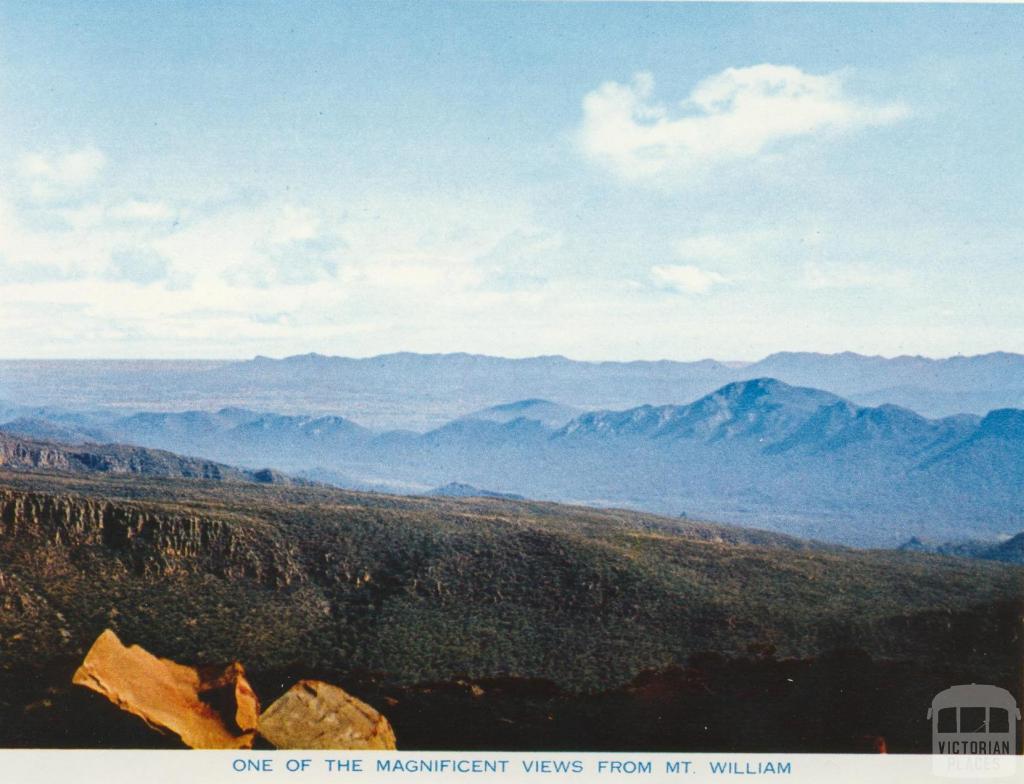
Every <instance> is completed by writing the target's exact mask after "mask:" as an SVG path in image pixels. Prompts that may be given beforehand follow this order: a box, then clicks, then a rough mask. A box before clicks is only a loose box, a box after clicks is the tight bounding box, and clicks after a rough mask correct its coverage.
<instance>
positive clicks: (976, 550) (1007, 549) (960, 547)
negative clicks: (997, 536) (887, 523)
mask: <svg viewBox="0 0 1024 784" xmlns="http://www.w3.org/2000/svg"><path fill="white" fill-rule="evenodd" d="M899 549H900V550H904V551H906V552H912V553H936V554H937V555H952V556H956V557H958V558H980V559H981V560H984V561H1002V562H1003V563H1015V564H1024V533H1019V534H1017V535H1016V536H1013V537H1010V538H1009V539H1005V540H1003V541H1000V542H979V541H974V540H970V539H968V540H965V541H959V542H943V543H942V544H934V543H932V542H922V541H921V540H920V539H918V538H917V537H913V538H911V539H909V540H908V541H906V542H904V543H903V544H902V545H900V547H899Z"/></svg>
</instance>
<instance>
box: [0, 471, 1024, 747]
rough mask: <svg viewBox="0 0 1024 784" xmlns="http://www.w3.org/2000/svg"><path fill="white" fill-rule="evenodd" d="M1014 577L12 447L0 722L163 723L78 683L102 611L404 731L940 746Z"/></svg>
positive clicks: (499, 737) (40, 726) (1006, 630)
mask: <svg viewBox="0 0 1024 784" xmlns="http://www.w3.org/2000/svg"><path fill="white" fill-rule="evenodd" d="M1022 578H1024V570H1022V569H1021V568H1020V567H1016V566H1011V565H1004V564H995V563H983V562H974V561H965V560H961V559H947V558H942V557H938V556H931V555H920V554H916V553H898V552H870V551H853V550H846V549H838V548H825V547H816V546H810V545H808V544H807V543H804V542H801V541H799V540H795V539H791V538H788V537H784V536H779V535H774V534H769V533H763V532H758V531H751V530H744V529H737V528H730V527H724V526H715V525H710V524H704V523H696V522H690V521H682V520H669V519H665V518H657V517H652V516H646V515H640V514H635V513H630V512H617V511H598V510H592V509H581V508H573V507H565V506H557V505H553V504H542V503H531V502H520V501H509V500H497V499H458V500H455V499H440V498H430V499H426V498H421V499H417V498H396V497H390V496H382V495H371V494H356V493H346V492H341V491H336V490H329V489H326V488H315V487H310V488H299V487H276V486H261V485H256V484H242V483H238V484H225V483H215V482H204V481H185V480H151V479H144V478H140V477H120V478H119V477H111V476H97V477H91V476H81V477H70V476H57V475H47V474H28V473H12V472H7V471H0V638H2V647H0V745H37V746H54V745H56V746H61V745H125V744H127V745H136V744H144V743H152V742H153V740H154V739H153V738H151V737H150V736H149V735H146V734H138V733H137V732H136V730H137V728H135V727H134V725H125V724H124V723H123V722H122V721H121V719H120V717H117V716H116V714H111V713H110V711H109V710H108V709H107V707H106V706H105V705H102V704H100V701H97V700H94V699H92V697H91V696H89V695H84V694H78V693H75V692H73V691H72V690H71V689H70V688H68V687H67V683H68V680H69V679H70V675H71V672H72V671H73V669H74V666H75V664H76V663H77V661H78V660H79V659H80V657H81V656H82V654H83V653H84V651H85V649H86V648H87V647H88V644H89V643H90V642H91V640H92V639H93V638H94V637H95V636H96V635H97V634H98V633H99V632H100V631H102V630H103V629H104V628H106V627H111V628H113V629H115V630H116V631H117V632H118V634H119V635H120V636H121V637H122V638H123V639H125V640H126V641H128V642H135V643H140V644H142V645H144V646H145V647H146V648H148V649H149V650H151V651H153V652H156V653H158V654H159V655H162V656H167V657H171V658H175V659H178V660H181V661H186V662H209V663H213V662H224V661H228V660H231V659H235V658H238V659H241V660H242V661H243V662H245V664H246V665H247V667H248V668H249V669H250V671H251V672H252V673H253V679H254V684H255V685H256V687H257V691H259V693H260V695H261V697H262V698H263V699H264V701H265V702H266V701H268V700H271V699H273V698H274V697H276V696H277V694H278V693H279V692H280V691H282V690H283V688H284V687H285V686H286V685H287V684H289V683H291V682H292V680H294V677H295V676H296V675H301V676H313V675H315V676H320V677H324V678H327V679H330V680H333V681H335V682H338V683H340V684H341V685H343V686H345V687H346V688H349V689H351V690H353V691H354V692H355V693H357V694H358V695H359V696H363V697H365V698H367V699H369V700H371V701H372V702H373V703H374V704H376V705H377V707H379V708H380V709H381V710H383V711H384V712H385V713H386V714H387V715H388V716H389V718H391V719H392V721H393V722H394V724H395V727H396V731H397V733H398V737H399V744H400V746H401V747H404V748H416V747H420V748H425V747H433V748H469V747H478V748H479V747H485V748H486V747H490V748H634V749H643V748H679V749H682V748H689V749H712V748H722V749H724V748H733V749H755V748H779V749H789V750H798V749H802V750H819V751H840V750H854V749H856V748H857V744H858V743H860V742H862V741H863V737H864V736H866V735H876V734H882V735H885V736H886V737H887V739H888V740H889V742H890V746H894V749H895V750H914V749H918V750H921V749H926V748H927V745H928V734H927V731H926V730H927V727H923V728H922V727H919V726H918V724H921V722H918V721H917V719H919V717H920V716H921V715H923V710H925V709H926V708H927V702H928V700H929V699H930V696H931V695H932V694H933V693H934V692H935V691H938V690H939V689H941V688H943V687H944V686H946V685H949V682H950V681H956V680H967V681H971V680H973V681H977V682H991V683H997V684H999V685H1004V686H1006V687H1008V688H1012V689H1015V690H1016V691H1017V692H1018V693H1019V690H1020V685H1021V684H1020V667H1019V663H1020V660H1021V652H1022V646H1021V619H1022V610H1024V607H1022V605H1024V601H1022V596H1024V582H1022ZM836 711H839V712H840V713H839V715H831V714H833V713H834V712H836ZM90 716H93V717H102V720H99V721H94V720H93V721H91V720H89V718H88V717H90ZM108 719H109V720H108ZM442 719H443V720H442ZM825 719H827V720H828V721H827V724H823V721H824V720H825ZM915 722H916V723H915Z"/></svg>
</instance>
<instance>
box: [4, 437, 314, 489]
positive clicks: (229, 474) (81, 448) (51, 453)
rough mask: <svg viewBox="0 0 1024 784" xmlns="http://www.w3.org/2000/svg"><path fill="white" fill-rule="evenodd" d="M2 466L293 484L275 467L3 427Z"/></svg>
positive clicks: (18, 468)
mask: <svg viewBox="0 0 1024 784" xmlns="http://www.w3.org/2000/svg"><path fill="white" fill-rule="evenodd" d="M0 466H2V467H4V468H6V469H11V470H15V471H17V470H22V471H36V470H49V471H62V472H66V473H69V474H129V475H138V476H144V477H153V478H167V479H179V478H180V479H210V480H215V481H219V482H260V483H278V484H294V483H301V480H296V479H291V478H289V477H286V476H283V475H281V474H279V473H277V472H276V471H272V470H270V469H262V470H259V471H248V470H245V469H240V468H234V467H232V466H228V465H223V464H221V463H215V462H213V461H210V460H201V459H197V458H190V457H182V456H180V455H176V454H173V453H171V452H165V451H162V450H158V449H143V448H141V447H132V446H125V445H123V444H81V445H78V446H73V445H67V444H59V443H53V442H48V441H33V440H29V439H24V438H19V437H15V436H11V435H9V434H6V433H0Z"/></svg>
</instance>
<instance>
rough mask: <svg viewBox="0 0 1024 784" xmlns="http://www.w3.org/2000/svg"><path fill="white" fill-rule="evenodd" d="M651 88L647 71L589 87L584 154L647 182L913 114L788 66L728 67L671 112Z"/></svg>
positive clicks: (835, 76) (837, 76) (833, 77)
mask: <svg viewBox="0 0 1024 784" xmlns="http://www.w3.org/2000/svg"><path fill="white" fill-rule="evenodd" d="M653 93H654V78H653V77H652V75H651V74H649V73H638V74H636V75H635V76H634V78H633V82H632V83H631V84H620V83H618V82H606V83H605V84H603V85H601V86H600V87H599V88H598V89H596V90H594V91H592V92H590V93H588V94H587V95H586V96H585V97H584V99H583V122H582V125H581V127H580V128H579V132H578V141H579V145H580V147H581V149H582V151H583V152H584V154H586V155H587V156H588V157H589V158H591V159H592V160H594V161H595V162H597V163H600V164H601V165H603V166H605V167H607V168H608V169H610V170H611V171H613V172H614V173H616V174H617V175H619V176H621V177H623V178H624V179H627V180H646V179H652V178H657V177H659V176H661V175H666V174H671V173H677V174H678V173H688V172H692V171H694V170H695V169H697V168H699V167H702V166H709V165H716V164H721V163H725V162H729V161H735V160H739V159H744V158H753V157H756V156H758V155H760V154H762V153H764V152H766V151H767V150H769V149H770V148H772V147H773V146H774V145H776V144H777V143H779V142H782V141H784V140H787V139H794V138H798V137H806V136H810V135H812V134H818V133H821V132H833V133H834V132H843V131H851V130H855V129H858V128H866V127H870V126H879V125H887V124H890V123H893V122H896V121H898V120H901V119H903V118H905V117H907V116H908V114H909V112H908V109H907V108H906V107H905V106H904V105H902V104H899V103H889V104H879V105H873V104H869V103H863V102H860V101H858V100H856V99H854V98H851V97H849V96H848V95H846V92H845V89H844V85H843V76H842V74H841V73H839V72H836V73H830V74H824V75H815V74H809V73H806V72H804V71H801V70H800V69H799V68H796V67H793V66H783V65H770V64H763V65H755V66H751V67H747V68H727V69H726V70H724V71H722V72H721V73H718V74H715V75H713V76H710V77H708V78H707V79H704V80H703V81H701V82H700V83H698V84H697V86H696V87H694V88H693V90H692V91H691V92H690V95H689V97H688V98H687V99H686V100H684V101H682V102H681V104H680V106H679V109H678V111H674V112H673V111H670V110H669V108H668V107H666V106H665V105H664V104H661V103H657V102H655V101H654V100H653V99H652V96H653Z"/></svg>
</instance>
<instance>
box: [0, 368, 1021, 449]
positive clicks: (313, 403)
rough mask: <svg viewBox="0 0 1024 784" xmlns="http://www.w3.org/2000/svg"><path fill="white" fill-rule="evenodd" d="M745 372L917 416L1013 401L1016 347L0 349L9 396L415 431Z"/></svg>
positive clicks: (695, 392) (669, 397)
mask: <svg viewBox="0 0 1024 784" xmlns="http://www.w3.org/2000/svg"><path fill="white" fill-rule="evenodd" d="M755 378H776V379H779V380H780V381H783V382H785V383H788V384H792V385H796V386H807V387H813V388H815V389H825V390H828V391H830V392H833V393H835V394H837V395H840V396H842V397H844V398H846V399H848V400H851V401H853V402H855V403H857V404H859V405H864V406H877V405H881V404H884V403H889V404H893V405H899V406H902V407H904V408H909V409H911V410H913V411H916V412H917V413H919V414H922V415H924V416H929V417H942V416H948V415H952V414H959V413H974V414H986V413H988V412H989V411H991V410H993V409H997V408H1022V407H1024V356H1022V355H1020V354H1010V353H993V354H984V355H980V356H972V357H950V358H948V359H929V358H925V357H907V356H904V357H895V358H891V359H890V358H884V357H869V356H862V355H859V354H852V353H843V354H813V353H802V352H784V353H778V354H772V355H771V356H769V357H766V358H765V359H762V360H760V361H758V362H746V363H744V362H718V361H715V360H702V361H699V362H673V361H667V360H666V361H651V362H649V361H643V362H579V361H575V360H571V359H567V358H565V357H562V356H546V357H533V358H529V359H504V358H500V357H489V356H479V355H473V354H410V353H399V354H386V355H382V356H377V357H370V358H367V359H352V358H347V357H330V356H323V355H320V354H305V355H300V356H293V357H287V358H285V359H269V358H267V357H256V358H255V359H252V360H248V361H241V362H224V361H222V362H210V361H179V362H174V361H163V360H161V361H136V360H132V361H62V360H52V361H43V360H32V361H28V360H23V361H15V360H6V361H0V401H6V403H7V405H8V407H17V406H61V407H65V408H72V409H79V410H83V409H92V408H101V409H119V410H120V411H121V412H122V413H124V412H125V411H175V410H178V411H180V410H183V409H202V410H206V411H213V410H216V409H219V408H231V407H242V408H249V409H258V410H263V411H276V412H280V413H285V414H318V413H322V414H340V415H343V416H346V417H350V418H352V419H354V420H356V421H358V422H360V423H361V424H362V425H364V426H367V427H372V428H374V429H378V430H380V429H387V430H391V429H413V430H418V431H424V430H429V429H431V428H436V427H438V426H440V425H442V424H444V423H445V422H448V421H451V420H453V419H457V418H459V417H461V416H465V415H466V414H468V413H470V412H473V411H476V410H478V409H483V408H488V407H492V406H495V405H498V404H502V403H507V402H508V401H513V400H524V401H526V400H530V399H539V400H544V401H554V403H555V405H557V406H567V407H570V408H577V409H581V410H594V409H624V408H631V407H634V406H638V405H643V404H652V405H666V404H678V403H680V402H684V401H688V400H694V399H696V398H698V397H700V396H702V395H706V394H709V393H711V392H713V391H714V390H716V389H718V388H720V387H722V386H724V385H725V384H728V383H731V382H734V381H744V380H750V379H755ZM0 407H2V406H0ZM556 416H560V415H556Z"/></svg>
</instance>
